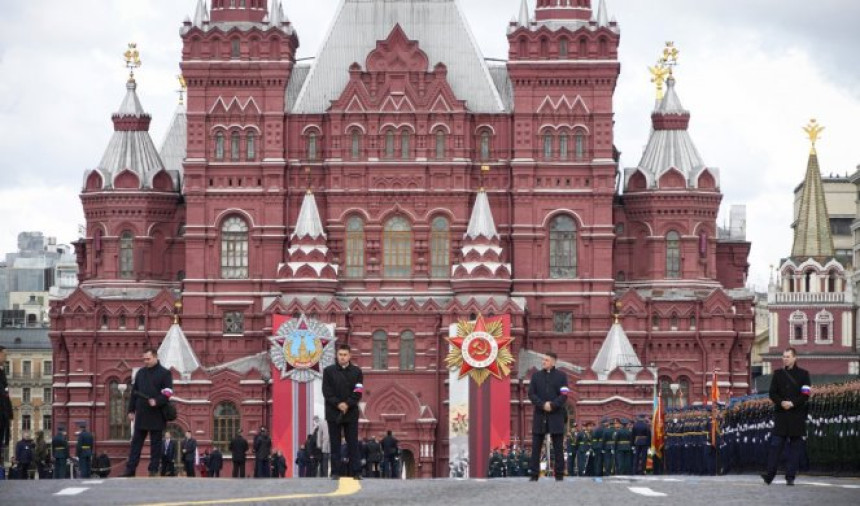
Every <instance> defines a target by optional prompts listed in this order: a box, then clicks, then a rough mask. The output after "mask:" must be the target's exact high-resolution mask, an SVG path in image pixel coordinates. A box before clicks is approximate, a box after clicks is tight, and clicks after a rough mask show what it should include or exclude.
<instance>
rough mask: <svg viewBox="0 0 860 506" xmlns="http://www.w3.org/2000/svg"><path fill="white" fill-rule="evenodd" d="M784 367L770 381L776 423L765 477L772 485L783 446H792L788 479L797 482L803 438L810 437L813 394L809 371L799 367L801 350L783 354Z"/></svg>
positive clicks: (788, 349) (788, 458) (790, 481)
mask: <svg viewBox="0 0 860 506" xmlns="http://www.w3.org/2000/svg"><path fill="white" fill-rule="evenodd" d="M782 363H783V366H784V368H782V369H779V370H778V371H776V372H775V373H774V374H773V378H771V383H770V392H769V396H770V400H771V402H773V405H774V410H775V412H774V421H775V426H774V428H773V432H772V433H771V436H770V437H771V440H770V452H769V454H768V459H767V472H766V473H765V474H763V475H762V479H763V480H764V482H765V483H766V484H768V485H770V483H771V482H772V481H773V478H774V476H776V469H777V464H778V463H779V457H780V455H781V454H782V450H783V447H784V446H785V445H786V444H787V445H788V455H787V457H786V459H787V465H786V470H785V482H786V484H787V485H789V486H792V485H794V478H795V476H797V467H798V464H799V460H800V451H801V445H802V444H803V437H804V436H806V417H807V413H808V407H807V405H806V402H807V400H808V399H809V396H810V394H811V393H812V386H811V385H812V381H810V379H809V372H807V371H806V370H805V369H801V368H800V367H798V366H797V351H796V350H795V349H794V348H787V349H786V350H785V352H783V354H782Z"/></svg>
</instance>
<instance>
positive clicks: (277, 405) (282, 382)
mask: <svg viewBox="0 0 860 506" xmlns="http://www.w3.org/2000/svg"><path fill="white" fill-rule="evenodd" d="M272 328H273V329H274V335H273V336H272V337H270V338H269V341H270V342H271V347H270V349H269V357H270V358H271V362H272V427H271V434H272V449H275V450H281V451H282V452H283V454H284V457H285V458H286V460H287V463H288V464H292V463H294V462H295V460H296V452H298V450H299V447H300V446H301V445H302V443H304V441H305V439H306V438H307V436H308V434H311V433H312V432H311V431H312V428H313V417H314V416H315V415H316V416H319V417H320V419H322V420H325V405H324V402H323V396H322V370H323V369H324V368H325V367H326V366H328V365H330V364H332V363H334V353H335V352H334V348H335V338H334V325H333V324H323V323H320V322H318V321H316V320H312V319H308V318H306V317H305V316H304V315H302V316H301V317H299V318H290V317H288V316H284V315H277V314H276V315H273V316H272ZM297 472H298V471H297V469H296V466H295V465H288V470H287V474H288V476H291V477H298V476H297V474H296V473H297Z"/></svg>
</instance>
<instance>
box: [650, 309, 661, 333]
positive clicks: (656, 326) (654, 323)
mask: <svg viewBox="0 0 860 506" xmlns="http://www.w3.org/2000/svg"><path fill="white" fill-rule="evenodd" d="M651 330H660V315H658V314H657V313H654V314H652V315H651Z"/></svg>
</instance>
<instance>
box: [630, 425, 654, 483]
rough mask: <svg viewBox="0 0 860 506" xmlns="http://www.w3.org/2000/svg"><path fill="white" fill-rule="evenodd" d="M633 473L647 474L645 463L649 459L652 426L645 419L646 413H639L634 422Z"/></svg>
mask: <svg viewBox="0 0 860 506" xmlns="http://www.w3.org/2000/svg"><path fill="white" fill-rule="evenodd" d="M631 436H632V437H633V453H634V464H633V474H645V463H646V461H647V460H648V449H649V448H651V428H650V427H648V422H647V421H646V420H645V415H639V416H638V417H637V420H636V422H635V423H634V424H633V431H632V434H631Z"/></svg>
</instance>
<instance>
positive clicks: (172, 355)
mask: <svg viewBox="0 0 860 506" xmlns="http://www.w3.org/2000/svg"><path fill="white" fill-rule="evenodd" d="M158 360H159V362H161V365H163V366H164V367H166V368H167V369H170V368H173V369H176V372H178V373H180V374H183V375H190V374H191V373H192V372H194V371H196V370H197V369H199V368H200V360H199V359H198V358H197V354H196V353H194V349H193V348H191V343H189V342H188V339H187V338H186V337H185V332H183V331H182V327H180V326H179V324H178V323H174V324H173V325H171V326H170V330H168V331H167V335H166V336H165V337H164V341H162V342H161V346H159V347H158Z"/></svg>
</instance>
